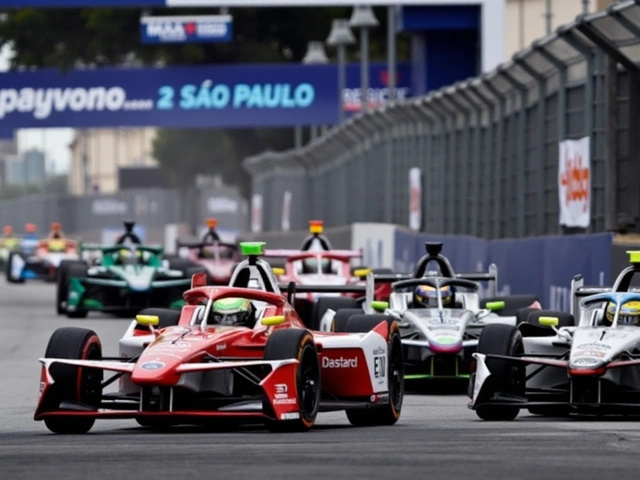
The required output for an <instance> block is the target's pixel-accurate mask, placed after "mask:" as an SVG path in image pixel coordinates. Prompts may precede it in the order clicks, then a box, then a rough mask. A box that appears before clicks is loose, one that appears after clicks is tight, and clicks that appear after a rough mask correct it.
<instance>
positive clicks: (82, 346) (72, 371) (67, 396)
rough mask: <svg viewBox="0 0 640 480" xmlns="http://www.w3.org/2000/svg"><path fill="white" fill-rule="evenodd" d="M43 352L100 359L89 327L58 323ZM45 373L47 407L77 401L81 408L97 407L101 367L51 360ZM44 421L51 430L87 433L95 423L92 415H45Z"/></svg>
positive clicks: (52, 355) (98, 346) (99, 348)
mask: <svg viewBox="0 0 640 480" xmlns="http://www.w3.org/2000/svg"><path fill="white" fill-rule="evenodd" d="M44 356H45V358H68V359H71V360H101V359H102V345H101V344H100V339H99V338H98V335H96V333H95V332H94V331H93V330H89V329H87V328H77V327H62V328H59V329H57V330H56V331H55V332H53V335H51V338H50V339H49V344H48V345H47V349H46V351H45V354H44ZM49 373H50V374H51V376H52V377H53V380H54V383H53V385H51V390H50V393H49V395H48V396H47V406H48V408H50V409H51V410H54V411H56V410H60V409H64V405H65V403H71V404H73V403H77V404H81V405H83V406H84V407H85V408H86V407H87V406H89V407H93V408H95V409H98V408H99V407H100V402H101V400H102V379H103V372H102V370H98V369H95V368H84V367H75V366H73V365H64V364H61V363H54V364H52V365H51V367H50V368H49ZM44 423H45V425H46V426H47V428H48V429H49V430H51V431H52V432H54V433H87V432H88V431H89V430H91V427H92V426H93V424H94V423H95V418H88V417H86V416H81V415H60V416H54V417H48V418H45V420H44Z"/></svg>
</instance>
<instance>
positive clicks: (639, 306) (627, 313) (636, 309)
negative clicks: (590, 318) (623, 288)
mask: <svg viewBox="0 0 640 480" xmlns="http://www.w3.org/2000/svg"><path fill="white" fill-rule="evenodd" d="M616 306H617V304H616V303H613V302H610V303H609V306H608V307H607V320H609V323H611V322H613V317H614V316H615V313H616ZM618 324H620V325H640V301H637V300H633V301H630V302H626V303H623V304H622V306H621V307H620V315H619V317H618Z"/></svg>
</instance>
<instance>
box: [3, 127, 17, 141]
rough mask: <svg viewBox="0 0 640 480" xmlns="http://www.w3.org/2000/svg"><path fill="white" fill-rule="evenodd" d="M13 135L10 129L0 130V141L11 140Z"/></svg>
mask: <svg viewBox="0 0 640 480" xmlns="http://www.w3.org/2000/svg"><path fill="white" fill-rule="evenodd" d="M15 133H16V132H15V131H13V130H11V129H0V140H13V139H14V136H15Z"/></svg>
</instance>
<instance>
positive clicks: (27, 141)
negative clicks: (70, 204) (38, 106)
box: [0, 48, 73, 173]
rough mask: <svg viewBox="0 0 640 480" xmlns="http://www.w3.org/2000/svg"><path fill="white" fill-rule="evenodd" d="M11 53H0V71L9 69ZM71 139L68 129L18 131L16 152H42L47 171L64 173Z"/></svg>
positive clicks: (67, 164)
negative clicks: (45, 157) (45, 155)
mask: <svg viewBox="0 0 640 480" xmlns="http://www.w3.org/2000/svg"><path fill="white" fill-rule="evenodd" d="M10 58H11V51H10V50H9V49H8V48H4V49H2V50H1V51H0V71H2V72H5V71H7V70H8V68H9V59H10ZM72 138H73V130H72V129H70V128H45V129H36V128H31V129H26V130H18V150H19V151H20V152H23V151H25V150H29V149H30V148H37V149H39V150H44V151H45V152H46V154H47V169H48V170H49V171H51V172H56V173H62V172H66V170H67V168H68V167H69V161H70V152H69V143H71V140H72Z"/></svg>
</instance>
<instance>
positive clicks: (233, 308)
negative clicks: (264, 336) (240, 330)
mask: <svg viewBox="0 0 640 480" xmlns="http://www.w3.org/2000/svg"><path fill="white" fill-rule="evenodd" d="M211 323H213V324H216V325H226V326H233V327H249V328H253V326H254V324H255V323H256V320H255V318H254V315H253V307H252V306H251V302H250V301H249V300H247V299H246V298H222V299H220V300H216V301H215V302H213V305H212V306H211Z"/></svg>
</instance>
